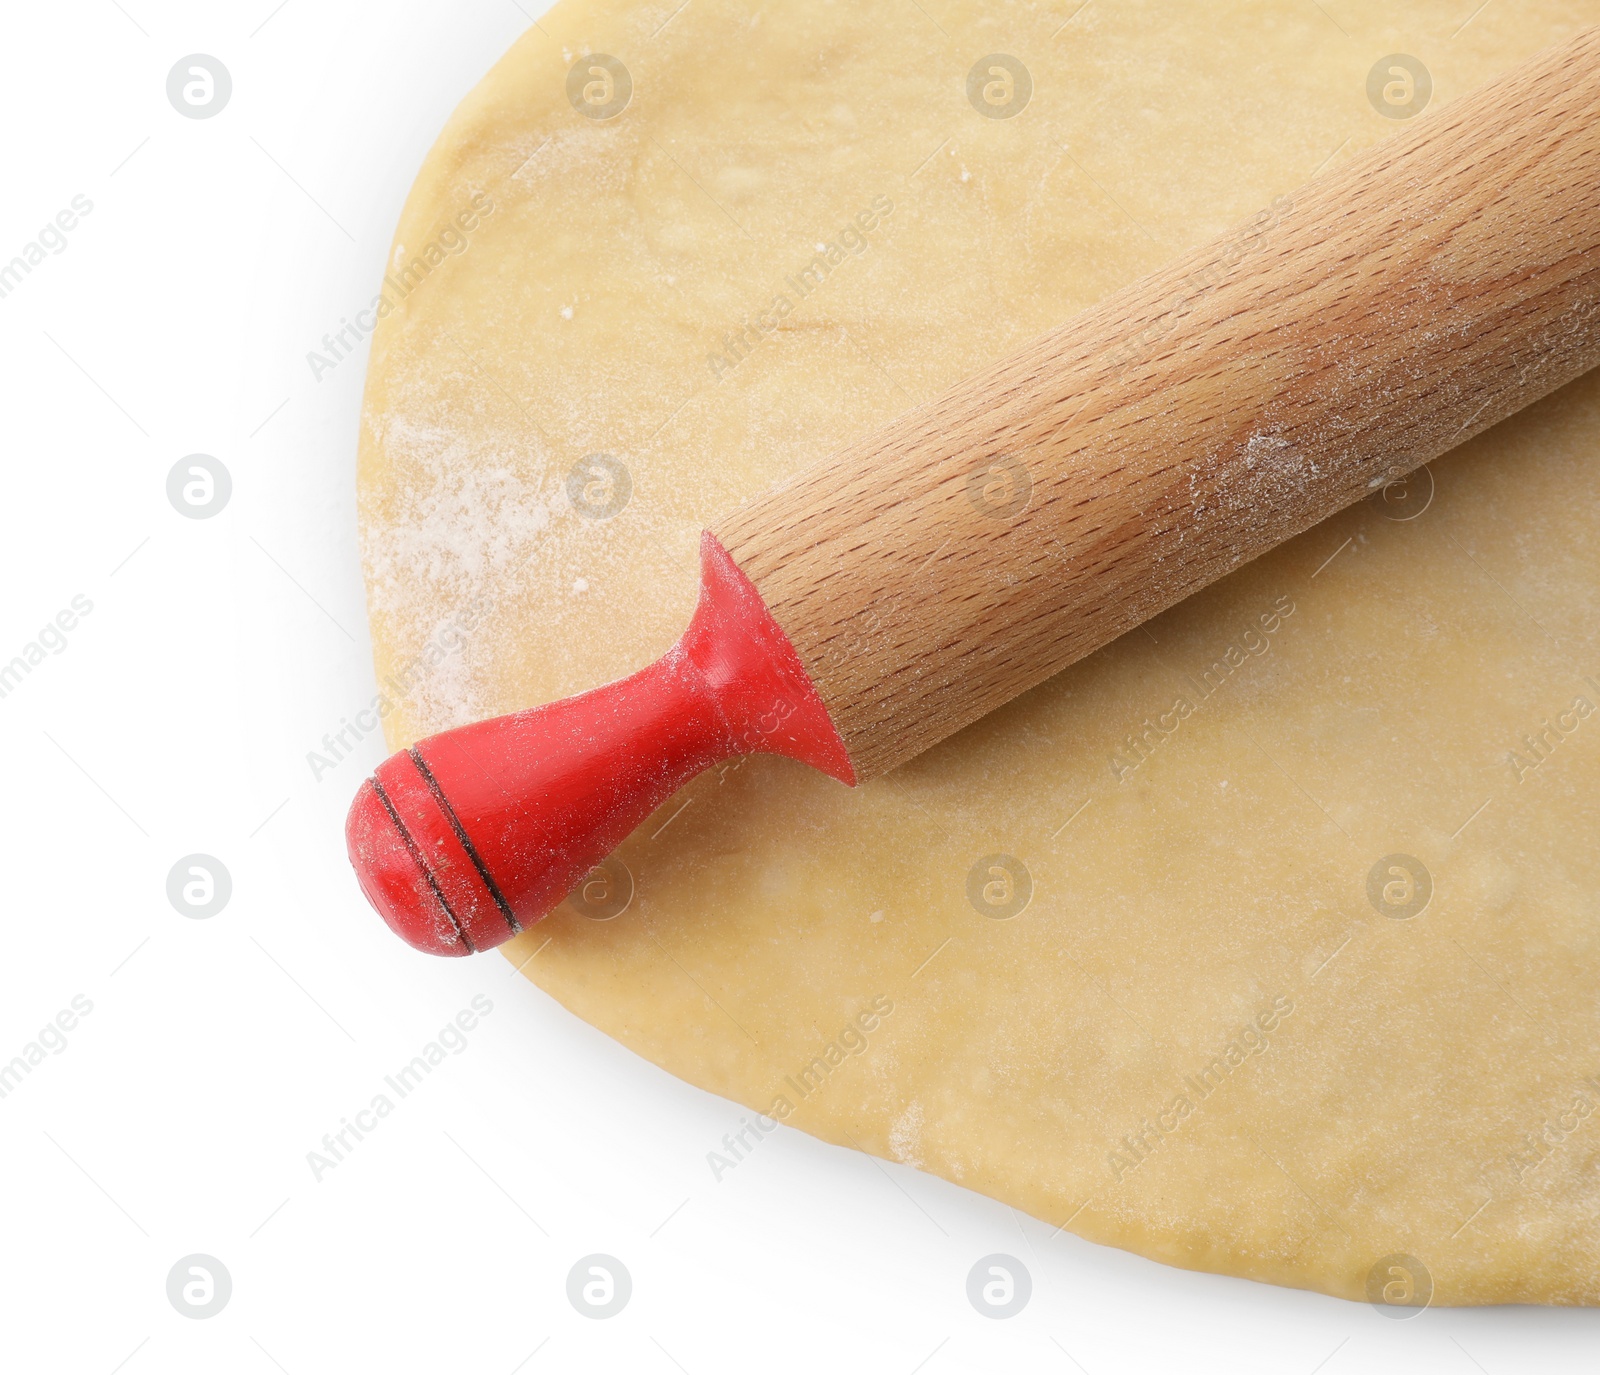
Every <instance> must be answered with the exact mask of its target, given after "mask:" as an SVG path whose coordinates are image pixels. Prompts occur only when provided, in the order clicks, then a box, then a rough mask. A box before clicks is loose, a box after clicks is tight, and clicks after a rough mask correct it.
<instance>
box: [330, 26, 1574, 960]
mask: <svg viewBox="0 0 1600 1375" xmlns="http://www.w3.org/2000/svg"><path fill="white" fill-rule="evenodd" d="M1597 362H1600V29H1591V30H1587V31H1584V32H1582V33H1579V34H1578V35H1576V36H1575V37H1573V38H1572V39H1570V40H1568V41H1567V42H1565V43H1563V44H1561V45H1560V46H1558V47H1555V48H1552V49H1550V50H1548V51H1546V52H1544V53H1541V54H1539V55H1538V56H1536V57H1535V58H1533V59H1532V60H1531V61H1529V62H1527V63H1525V64H1524V65H1522V66H1520V67H1518V68H1517V69H1515V70H1514V71H1512V72H1510V73H1509V74H1507V75H1506V76H1504V77H1502V78H1500V79H1499V80H1496V81H1494V82H1492V83H1490V84H1489V85H1487V86H1485V87H1482V88H1481V89H1479V90H1478V91H1476V92H1474V93H1473V94H1471V95H1469V96H1467V97H1465V98H1463V99H1461V100H1458V101H1456V102H1454V103H1452V104H1450V105H1448V106H1446V107H1445V108H1443V109H1442V110H1440V111H1439V112H1437V113H1436V114H1433V115H1431V116H1429V117H1426V118H1424V119H1423V120H1420V121H1419V122H1418V123H1417V124H1415V125H1412V126H1410V127H1408V128H1406V129H1405V130H1404V131H1402V132H1401V133H1399V134H1398V135H1396V136H1395V137H1393V138H1391V139H1389V140H1387V141H1386V142H1384V143H1382V144H1380V145H1378V146H1377V147H1375V148H1373V149H1371V150H1369V151H1368V152H1366V153H1364V154H1362V155H1360V156H1358V157H1356V158H1354V159H1352V160H1351V161H1349V162H1347V163H1346V164H1344V165H1343V166H1341V167H1339V168H1337V169H1336V170H1333V171H1331V172H1329V173H1327V174H1326V175H1324V176H1322V177H1320V178H1318V179H1317V180H1315V181H1313V182H1311V183H1310V184H1309V185H1308V186H1306V187H1304V188H1303V189H1301V190H1299V191H1297V192H1295V193H1294V194H1293V195H1292V196H1289V197H1283V198H1280V199H1279V200H1278V201H1277V202H1275V203H1274V204H1273V206H1272V207H1271V208H1269V209H1267V210H1265V211H1263V212H1262V213H1261V214H1260V215H1258V216H1257V217H1256V218H1255V219H1254V220H1253V221H1252V222H1251V223H1250V224H1248V225H1247V226H1245V227H1244V228H1243V229H1241V230H1239V231H1237V232H1235V233H1233V234H1229V235H1226V236H1224V237H1223V238H1221V239H1219V240H1217V241H1216V242H1214V243H1212V244H1209V245H1208V246H1206V247H1204V248H1201V249H1199V250H1197V251H1195V252H1192V253H1189V254H1188V255H1186V256H1185V257H1183V258H1180V259H1179V260H1178V261H1177V262H1175V263H1173V264H1172V265H1171V266H1169V267H1167V268H1165V269H1163V270H1161V271H1159V272H1156V273H1153V274H1152V275H1150V276H1148V277H1145V278H1143V279H1142V280H1140V281H1138V282H1135V283H1134V284H1133V285H1131V286H1129V287H1127V288H1126V289H1124V290H1122V291H1119V292H1117V293H1116V294H1115V295H1113V296H1111V297H1109V298H1107V299H1106V300H1105V301H1103V302H1101V303H1100V304H1099V305H1097V306H1095V307H1093V308H1091V309H1089V310H1087V311H1084V312H1083V313H1082V314H1080V315H1079V316H1077V317H1076V318H1075V319H1073V320H1071V321H1070V322H1068V323H1067V324H1065V325H1063V326H1061V327H1060V328H1059V329H1055V330H1053V331H1051V332H1050V333H1048V334H1046V335H1044V336H1043V337H1042V338H1040V339H1038V340H1036V341H1035V342H1034V343H1033V344H1031V345H1030V346H1028V347H1027V348H1026V349H1024V350H1023V351H1022V352H1020V353H1018V354H1016V355H1015V356H1013V357H1010V358H1007V359H1005V360H1004V361H1003V362H1000V363H997V364H995V365H994V366H992V367H990V368H988V369H986V370H985V371H983V372H981V373H979V374H977V375H976V376H974V377H972V378H970V379H968V380H967V381H965V382H963V383H962V384H961V385H960V386H958V387H956V388H955V389H954V390H952V391H950V392H948V393H947V394H946V395H944V396H942V397H940V398H938V399H937V400H935V401H932V402H929V403H927V404H925V405H922V406H919V407H917V408H916V409H914V410H912V411H909V412H907V413H906V414H905V415H903V416H901V417H900V418H899V419H898V420H896V421H894V422H893V423H892V424H890V425H889V426H888V427H887V428H885V429H883V430H880V431H878V432H877V433H875V434H872V435H871V436H870V437H868V438H865V439H863V440H861V441H860V442H858V443H855V444H853V445H851V446H850V447H848V448H846V449H844V450H843V451H842V452H840V453H837V454H835V455H834V456H833V457H832V458H830V459H829V460H827V461H826V462H824V463H821V464H819V465H817V466H816V467H813V468H811V469H809V470H807V471H805V472H803V473H801V474H800V475H799V476H798V477H796V478H794V479H793V480H791V481H789V482H786V483H784V484H782V485H781V486H779V487H777V488H775V489H773V490H772V491H769V492H767V493H766V494H764V495H762V496H759V497H757V498H755V499H754V500H753V501H749V502H747V503H746V504H744V505H743V506H741V507H740V508H739V509H738V510H737V511H735V512H733V513H732V514H730V515H729V516H727V517H726V518H725V519H724V520H723V521H722V522H721V523H720V524H719V525H718V526H717V527H716V528H715V529H714V530H713V531H712V532H709V533H708V534H706V535H705V536H704V538H703V542H702V581H701V594H700V602H699V605H698V608H697V610H696V612H695V615H694V618H693V621H692V622H691V624H690V626H689V628H688V630H687V631H686V632H685V634H684V636H683V638H682V639H681V640H680V641H679V642H678V643H677V644H676V645H675V646H674V647H673V648H672V649H671V650H670V651H669V652H668V653H667V654H666V655H664V656H663V657H662V658H661V659H660V660H658V661H657V662H656V663H654V664H652V665H650V666H649V667H647V668H645V669H643V670H641V671H640V672H638V673H636V674H634V675H633V676H632V677H630V678H626V679H623V680H621V681H619V682H616V683H612V684H610V685H608V686H605V687H601V688H598V689H596V690H595V691H592V692H587V693H584V694H582V695H580V696H578V697H573V698H569V699H567V700H565V701H562V702H556V703H553V704H551V705H548V706H542V707H537V708H534V709H531V710H528V711H523V712H518V713H515V714H513V715H510V716H504V717H500V718H498V719H496V720H492V721H485V722H479V723H477V724H475V725H470V726H465V727H462V728H460V729H457V730H453V731H447V732H445V733H443V734H440V735H436V736H433V737H431V738H429V739H426V740H423V741H421V742H420V743H419V744H417V745H416V746H414V747H413V748H411V749H409V750H405V751H402V752H400V753H398V754H395V755H394V756H393V757H391V758H390V759H389V760H387V761H386V762H385V763H384V764H383V765H382V766H381V767H380V768H379V769H378V770H377V773H376V775H375V776H374V777H373V778H372V779H369V780H368V781H367V782H366V783H365V784H363V786H362V788H361V791H360V793H359V795H358V796H357V798H356V800H355V802H354V804H353V806H352V808H351V811H350V818H349V822H348V824H347V827H346V835H347V840H348V844H349V851H350V857H351V861H352V863H353V864H354V865H355V868H356V871H357V874H358V875H359V877H360V881H361V886H362V889H363V891H364V892H365V893H366V895H367V897H368V898H369V899H370V901H371V902H372V904H373V905H374V906H375V907H376V908H377V909H378V910H379V912H381V913H382V914H383V916H384V917H385V919H386V920H387V921H388V922H389V924H390V926H392V927H393V928H394V930H395V931H396V932H397V933H398V934H399V935H401V936H402V937H404V938H405V939H406V940H407V941H409V942H410V943H411V944H413V945H415V946H417V947H418V948H420V949H423V950H427V951H431V952H434V953H436V954H444V955H459V954H466V953H469V952H471V951H473V950H481V949H484V948H486V947H489V946H493V945H497V944H499V943H500V942H502V941H505V940H507V939H509V938H510V937H511V936H512V935H514V934H515V933H516V932H517V931H518V930H520V929H522V928H523V927H525V926H527V925H529V924H530V923H532V922H535V921H537V920H538V919H539V918H540V917H542V916H544V915H545V914H546V913H547V912H548V911H549V910H550V909H551V908H552V907H554V906H555V905H556V904H557V903H559V902H560V901H561V900H562V898H563V897H564V896H565V895H566V894H567V893H568V892H569V891H571V889H572V888H573V887H575V886H576V885H577V883H578V882H579V881H580V880H581V879H582V878H583V877H584V876H585V875H586V874H587V873H588V872H589V871H590V870H591V869H592V868H593V866H594V865H596V864H597V863H599V861H600V860H601V859H603V858H604V857H605V856H606V855H607V854H608V853H609V852H610V851H611V850H612V849H614V848H615V847H616V846H617V845H618V844H619V843H620V842H621V841H622V840H623V839H624V838H625V837H626V836H627V835H628V833H629V832H630V831H632V830H633V829H634V828H635V827H636V826H638V825H639V824H640V823H641V822H642V821H643V820H644V819H645V818H646V817H647V816H649V814H650V813H651V812H652V811H653V810H654V809H655V808H656V807H658V806H659V805H661V803H663V802H664V801H665V800H666V799H667V798H668V797H670V796H671V794H672V793H673V792H674V791H675V790H676V789H678V788H679V787H681V786H682V785H683V784H684V783H686V782H687V781H688V780H689V779H690V778H692V777H693V776H694V775H695V774H696V773H697V772H699V771H700V770H702V769H704V768H707V767H709V766H710V765H712V764H714V763H716V762H718V761H720V760H723V759H726V758H728V757H730V756H733V755H737V754H745V753H754V752H758V751H763V752H768V753H775V754H783V755H789V756H791V757H793V758H795V759H799V760H802V761H804V762H805V763H808V764H811V765H814V766H815V767H817V768H819V769H822V770H824V771H826V772H827V773H829V774H831V775H833V776H834V777H835V778H838V779H840V780H841V781H843V782H845V783H849V784H854V783H857V782H860V781H861V780H863V779H865V778H870V777H872V776H874V775H876V774H881V773H883V772H885V771H886V770H888V769H892V768H893V767H895V765H897V764H900V763H902V762H903V761H905V760H907V759H910V758H911V757H912V756H914V755H916V754H918V753H920V752H921V751H922V750H925V749H927V748H928V747H929V746H931V745H933V744H934V743H936V742H937V741H939V740H942V739H943V738H944V737H945V736H947V735H949V734H951V733H952V732H953V731H956V730H959V729H960V728H961V727H962V726H965V725H967V724H968V723H969V722H972V721H974V720H976V719H977V718H978V717H980V716H982V715H984V714H985V713H986V712H989V711H991V710H993V709H994V708H995V707H997V706H999V705H1001V704H1002V703H1004V702H1006V701H1009V700H1010V699H1011V698H1013V697H1015V696H1016V695H1017V694H1019V693H1021V692H1023V691H1025V690H1026V689H1028V688H1030V687H1032V686H1033V685H1034V684H1036V683H1039V682H1041V681H1042V680H1044V679H1045V678H1047V677H1049V676H1050V675H1051V674H1053V673H1056V672H1057V671H1059V670H1060V669H1062V668H1064V667H1066V666H1067V665H1068V664H1070V663H1072V662H1073V661H1074V660H1077V659H1079V658H1082V657H1083V656H1084V655H1086V654H1088V653H1090V652H1091V651H1093V650H1095V649H1097V648H1099V647H1100V646H1101V645H1104V644H1106V643H1107V642H1108V641H1110V640H1112V639H1113V638H1115V637H1116V636H1117V635H1120V634H1121V633H1122V632H1124V631H1126V630H1128V629H1130V628H1132V627H1134V626H1136V625H1138V624H1139V623H1140V622H1141V621H1144V620H1146V619H1147V618H1149V617H1151V616H1153V615H1155V614H1156V613H1158V612H1160V611H1162V610H1164V609H1165V608H1167V607H1169V606H1171V605H1172V604H1173V603H1175V602H1177V601H1179V600H1180V599H1182V598H1184V597H1186V596H1188V595H1189V594H1190V593H1192V592H1195V591H1197V590H1198V589H1200V588H1202V587H1204V586H1206V585H1207V584H1208V583H1210V582H1212V581H1214V580H1215V579H1217V578H1219V577H1221V576H1223V575H1224V574H1225V573H1227V572H1229V571H1230V570H1231V569H1233V568H1236V567H1237V566H1238V565H1240V564H1241V563H1244V562H1245V561H1246V560H1248V559H1252V558H1255V557H1256V556H1257V555H1258V554H1261V553H1263V552H1264V551H1266V550H1267V549H1270V548H1272V547H1273V546H1274V545H1276V544H1278V543H1280V542H1281V541H1283V540H1285V539H1288V538H1289V537H1290V536H1292V535H1295V534H1298V533H1299V532H1300V531H1302V530H1305V529H1307V528H1308V527H1309V526H1311V525H1313V524H1315V523H1316V522H1317V521H1320V520H1322V519H1323V518H1324V517H1326V516H1329V515H1331V514H1332V513H1334V512H1335V511H1338V510H1340V509H1341V508H1343V507H1345V506H1347V505H1349V504H1350V503H1352V502H1355V501H1357V500H1359V499H1360V498H1361V497H1363V496H1366V495H1368V494H1369V493H1371V492H1373V491H1375V490H1377V489H1380V488H1382V487H1384V486H1385V485H1386V484H1387V483H1389V482H1391V481H1393V480H1394V479H1396V478H1398V477H1401V476H1402V475H1404V474H1405V473H1407V472H1409V471H1411V470H1412V469H1414V468H1416V467H1417V466H1418V465H1420V464H1422V463H1426V462H1427V461H1429V460H1430V459H1432V458H1435V457H1437V456H1438V455H1439V454H1442V453H1444V452H1445V451H1446V450H1448V449H1451V448H1454V447H1455V446H1456V445H1458V444H1460V443H1462V442H1463V441H1465V440H1467V439H1469V438H1471V437H1472V436H1473V435H1475V434H1477V433H1478V432H1479V431H1481V430H1484V429H1487V428H1488V427H1489V426H1491V425H1493V424H1495V423H1496V422H1497V421H1500V420H1502V419H1504V418H1505V417H1506V416H1508V415H1511V414H1512V413H1513V412H1515V411H1517V410H1519V409H1521V408H1522V407H1524V406H1526V405H1528V404H1529V403H1531V402H1533V401H1536V400H1538V399H1539V398H1540V397H1542V396H1545V395H1546V394H1547V393H1549V392H1551V391H1553V390H1554V389H1556V388H1557V387H1559V386H1561V385H1562V384H1563V383H1565V382H1568V381H1570V380H1571V379H1573V378H1574V377H1577V376H1578V375H1579V374H1580V373H1582V372H1584V371H1586V370H1587V369H1589V368H1591V367H1593V366H1594V365H1595V364H1596V363H1597Z"/></svg>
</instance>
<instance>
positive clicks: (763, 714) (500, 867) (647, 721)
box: [345, 533, 855, 955]
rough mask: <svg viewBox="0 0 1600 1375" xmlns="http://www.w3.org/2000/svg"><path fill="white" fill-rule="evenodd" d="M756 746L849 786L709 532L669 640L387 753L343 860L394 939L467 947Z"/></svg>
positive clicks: (524, 920)
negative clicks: (599, 675)
mask: <svg viewBox="0 0 1600 1375" xmlns="http://www.w3.org/2000/svg"><path fill="white" fill-rule="evenodd" d="M757 753H765V754H784V755H788V756H789V757H790V758H792V759H798V760H800V761H801V762H802V763H805V764H810V765H811V766H813V767H814V768H818V769H821V770H822V771H823V772H824V773H827V774H831V775H832V776H833V777H834V778H837V779H839V780H840V781H841V782H844V783H851V784H853V783H854V782H855V772H854V770H853V769H852V767H851V764H850V757H849V755H848V753H847V752H846V750H845V747H844V743H843V742H842V741H841V740H840V738H839V733H838V731H837V730H835V728H834V725H833V722H832V721H831V720H830V719H829V717H828V712H827V709H826V708H825V707H824V706H823V704H822V700H821V698H819V697H818V696H817V692H816V689H815V688H814V687H813V686H812V684H811V680H810V678H809V677H807V675H806V672H805V669H804V668H803V667H802V666H801V664H800V660H799V657H798V656H797V655H796V654H795V651H794V647H793V646H792V645H791V644H790V643H789V639H788V637H787V636H786V635H785V634H784V633H783V631H782V630H780V629H779V628H778V624H777V622H775V621H774V620H773V619H772V617H771V615H770V614H769V613H768V611H767V608H766V606H765V605H764V604H763V603H762V601H761V596H760V594H759V593H758V592H757V591H756V589H755V588H754V586H752V585H751V583H750V580H749V579H748V578H746V577H745V575H744V574H743V573H742V572H740V571H739V568H738V567H737V565H735V563H734V562H733V560H732V559H731V558H729V557H728V554H727V552H726V551H725V550H724V549H723V547H722V546H721V545H720V544H719V543H717V541H716V539H715V538H713V537H712V536H711V535H710V534H709V533H708V534H706V535H704V536H702V538H701V543H700V600H699V604H698V605H697V606H696V608H695V613H694V618H693V619H692V620H691V621H690V623H689V628H688V629H687V630H686V631H684V633H683V637H682V638H681V639H680V640H679V641H678V643H677V644H675V645H674V646H673V647H672V648H671V649H669V650H668V651H667V652H666V653H665V654H663V655H662V656H661V658H659V659H657V660H656V662H655V663H653V664H651V665H650V666H649V667H648V668H644V669H641V670H640V671H639V672H638V673H635V674H633V675H632V676H631V677H628V678H623V679H621V680H620V681H618V682H615V683H610V684H607V685H606V686H605V687H601V688H596V689H595V690H594V691H592V692H586V693H583V694H582V695H580V696H577V697H569V698H567V699H566V700H564V701H560V702H553V703H551V704H550V705H549V706H543V707H534V708H533V709H531V710H529V711H521V712H517V713H515V714H513V715H510V716H502V717H498V718H497V719H495V720H492V721H479V722H477V723H475V724H473V725H470V726H462V727H460V728H458V729H456V730H450V731H445V732H443V733H442V734H440V735H433V736H430V737H428V739H426V740H422V741H420V742H418V743H417V744H416V745H414V746H412V748H411V749H409V750H402V751H400V752H399V753H398V754H395V755H391V756H390V757H389V758H388V759H387V760H385V761H384V763H383V764H382V765H381V766H380V767H379V768H378V771H377V773H376V774H375V775H374V776H373V777H372V778H369V779H368V780H367V781H366V782H365V783H364V784H362V786H361V791H360V792H359V793H358V794H357V795H356V799H355V802H354V803H353V804H352V805H351V808H350V816H349V819H348V821H347V822H346V823H345V840H346V842H347V844H348V846H349V850H350V862H351V863H352V864H353V865H354V866H355V870H356V874H357V876H358V877H359V879H360V881H361V890H362V892H364V893H365V894H366V895H367V899H368V900H369V901H370V902H371V903H372V905H373V906H374V907H376V908H377V909H378V911H379V912H380V913H382V914H383V918H384V920H385V921H387V922H388V923H389V925H390V927H391V928H392V929H393V930H394V931H395V933H396V934H397V935H399V936H401V937H402V938H403V939H405V940H406V941H409V942H410V943H411V944H412V945H414V946H416V947H417V949H419V950H426V951H429V952H430V953H432V954H435V955H468V954H471V953H472V952H473V951H475V950H484V949H487V948H488V947H489V946H493V945H499V944H500V943H501V942H502V941H506V940H510V939H511V937H512V936H514V935H515V934H516V933H517V932H518V931H520V930H521V929H522V928H523V927H525V926H530V925H532V924H533V923H534V922H536V921H538V920H539V918H540V917H542V916H544V915H545V914H546V913H547V912H549V911H550V909H551V908H553V907H554V906H555V905H556V904H557V903H559V902H560V901H561V900H562V898H564V897H565V896H566V895H567V894H568V893H569V892H571V891H572V889H573V888H575V887H576V886H577V885H578V884H579V882H581V881H582V879H583V878H584V877H585V876H586V875H587V874H588V873H589V871H590V870H591V869H593V868H594V866H595V865H596V864H598V863H599V862H600V861H601V860H602V859H604V858H605V857H606V856H607V855H608V854H610V853H611V851H612V850H614V849H615V848H616V847H617V846H618V845H620V844H621V843H622V841H623V840H624V839H625V838H626V837H627V836H628V834H629V833H630V832H632V831H633V830H634V829H635V828H636V827H638V826H639V825H640V823H642V822H643V821H644V820H645V818H646V817H648V816H649V815H650V813H651V812H653V811H654V810H655V809H656V808H657V807H659V806H660V805H661V804H662V803H663V802H665V801H666V800H667V798H669V797H671V796H672V794H673V793H674V792H676V791H677V790H678V789H679V788H681V787H682V786H683V785H684V784H685V783H687V782H688V781H689V780H690V779H691V778H693V777H694V776H695V775H696V774H697V773H699V772H700V771H701V770H702V769H706V768H709V767H710V766H711V765H713V764H716V763H719V762H720V761H722V760H724V759H730V758H732V757H734V756H736V755H741V754H757Z"/></svg>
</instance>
